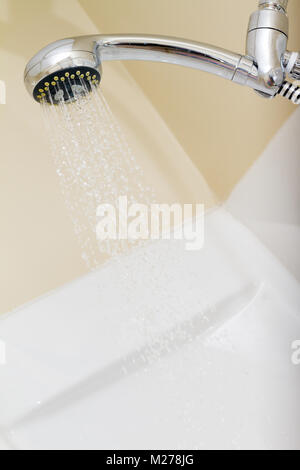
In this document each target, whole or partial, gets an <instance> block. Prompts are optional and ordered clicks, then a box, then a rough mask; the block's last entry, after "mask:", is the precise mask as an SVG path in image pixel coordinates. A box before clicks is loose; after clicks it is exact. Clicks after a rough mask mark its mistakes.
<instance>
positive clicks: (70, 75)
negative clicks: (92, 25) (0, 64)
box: [24, 38, 101, 104]
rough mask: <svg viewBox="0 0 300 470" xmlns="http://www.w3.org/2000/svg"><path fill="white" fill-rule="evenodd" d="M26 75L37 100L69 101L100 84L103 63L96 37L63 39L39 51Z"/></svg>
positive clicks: (32, 93) (31, 61) (28, 67)
mask: <svg viewBox="0 0 300 470" xmlns="http://www.w3.org/2000/svg"><path fill="white" fill-rule="evenodd" d="M83 46H84V47H83ZM24 78H25V85H26V88H27V90H28V91H29V93H30V95H31V96H33V98H34V99H35V100H36V101H37V102H42V101H46V102H48V103H49V104H58V103H59V102H60V101H61V100H64V101H65V102H66V103H68V102H72V101H74V99H75V96H77V95H78V94H86V93H88V92H90V91H91V90H92V88H93V86H98V85H99V83H100V80H101V63H100V61H99V58H98V56H97V53H96V50H95V48H94V43H93V41H88V40H85V41H83V38H78V39H76V38H75V39H63V40H61V41H57V42H54V43H52V44H50V45H49V46H47V47H45V48H44V49H42V50H41V51H40V52H38V53H37V54H36V55H35V56H34V57H33V58H32V59H31V60H30V61H29V63H28V64H27V67H26V69H25V76H24Z"/></svg>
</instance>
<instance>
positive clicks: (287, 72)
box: [25, 0, 300, 104]
mask: <svg viewBox="0 0 300 470" xmlns="http://www.w3.org/2000/svg"><path fill="white" fill-rule="evenodd" d="M287 6H288V0H274V1H271V0H269V1H267V0H260V1H259V7H258V10H257V11H255V12H254V13H253V14H252V15H251V17H250V22H249V27H248V35H247V48H246V54H245V55H240V54H236V53H233V52H230V51H227V50H224V49H221V48H218V47H214V46H211V45H207V44H202V43H199V42H194V41H186V40H184V39H178V38H171V37H164V36H144V35H123V34H122V35H92V36H81V37H75V38H69V39H62V40H60V41H57V42H54V43H52V44H50V45H48V46H46V47H45V48H44V49H42V50H41V51H40V52H38V53H37V54H36V55H35V56H34V57H33V58H32V59H31V60H30V62H29V63H28V64H27V67H26V69H25V84H26V87H27V89H28V91H29V93H30V95H31V96H33V98H34V99H35V100H36V101H38V102H40V103H41V102H48V103H49V104H58V103H59V102H60V101H62V100H64V101H65V102H72V101H74V99H75V98H76V97H77V96H78V95H80V94H81V93H82V94H85V93H88V92H90V91H92V90H93V88H94V87H97V86H98V85H99V83H100V81H101V76H102V63H103V62H105V61H113V60H121V61H122V60H141V61H154V62H165V63H170V64H176V65H181V66H184V67H190V68H193V69H198V70H202V71H205V72H209V73H211V74H214V75H217V76H219V77H222V78H225V79H227V80H231V81H232V82H234V83H238V84H240V85H244V86H248V87H249V88H252V89H253V90H255V91H256V92H257V93H259V94H260V95H261V96H263V97H266V98H274V97H275V96H277V95H282V96H284V97H285V98H288V99H290V100H291V101H292V102H294V103H295V104H299V103H300V88H299V87H298V86H297V85H296V84H295V83H292V82H291V81H288V80H287V77H289V79H291V80H299V79H300V53H299V52H289V51H287V42H288V32H289V21H288V16H287Z"/></svg>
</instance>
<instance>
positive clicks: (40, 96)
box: [33, 66, 101, 105]
mask: <svg viewBox="0 0 300 470" xmlns="http://www.w3.org/2000/svg"><path fill="white" fill-rule="evenodd" d="M100 80H101V76H100V73H99V72H98V70H95V69H92V68H91V67H87V66H83V67H70V68H68V69H62V70H59V71H57V72H53V73H52V74H50V75H47V77H45V78H44V79H43V80H41V81H40V82H39V83H37V84H36V86H35V88H34V90H33V98H34V99H35V100H36V101H37V102H39V103H41V102H44V101H46V102H48V103H49V104H54V105H55V104H59V103H60V102H62V101H64V102H65V103H70V102H72V101H74V100H75V99H76V98H77V97H78V96H80V95H85V94H87V93H90V92H91V91H92V89H93V86H98V85H99V83H100Z"/></svg>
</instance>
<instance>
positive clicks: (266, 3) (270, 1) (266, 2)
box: [259, 0, 289, 11]
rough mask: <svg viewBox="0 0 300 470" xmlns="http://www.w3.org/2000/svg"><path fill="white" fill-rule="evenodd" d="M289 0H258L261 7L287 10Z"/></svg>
mask: <svg viewBox="0 0 300 470" xmlns="http://www.w3.org/2000/svg"><path fill="white" fill-rule="evenodd" d="M288 3H289V0H259V6H260V7H263V8H275V9H278V10H280V9H281V10H283V11H287V7H288Z"/></svg>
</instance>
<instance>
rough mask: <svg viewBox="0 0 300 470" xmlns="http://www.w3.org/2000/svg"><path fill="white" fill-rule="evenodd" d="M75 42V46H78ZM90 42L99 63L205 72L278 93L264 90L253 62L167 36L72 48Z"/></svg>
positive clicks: (100, 40)
mask: <svg viewBox="0 0 300 470" xmlns="http://www.w3.org/2000/svg"><path fill="white" fill-rule="evenodd" d="M77 41H78V42H77ZM90 41H93V43H94V51H95V54H96V56H97V58H98V60H99V62H100V63H102V62H105V61H127V60H134V61H151V62H163V63H168V64H174V65H179V66H183V67H188V68H192V69H196V70H201V71H204V72H208V73H210V74H213V75H217V76H219V77H222V78H224V79H227V80H230V81H233V82H234V83H238V84H240V85H245V86H248V87H250V88H253V89H255V90H258V91H260V92H261V93H262V94H265V95H266V96H274V95H275V93H276V91H277V89H272V88H270V87H269V86H266V84H265V83H264V80H263V79H262V78H261V77H259V75H258V69H257V66H256V64H255V61H254V60H253V59H252V58H251V57H247V56H243V55H241V54H236V53H233V52H230V51H227V50H225V49H222V48H218V47H215V46H211V45H208V44H203V43H199V42H194V41H186V40H184V39H179V38H174V37H167V36H165V37H164V36H154V35H149V36H144V35H108V36H106V35H103V36H101V35H100V36H94V37H91V36H86V37H81V38H77V39H76V44H75V45H74V47H75V48H76V49H77V48H80V47H83V48H85V46H84V43H85V42H90Z"/></svg>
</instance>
